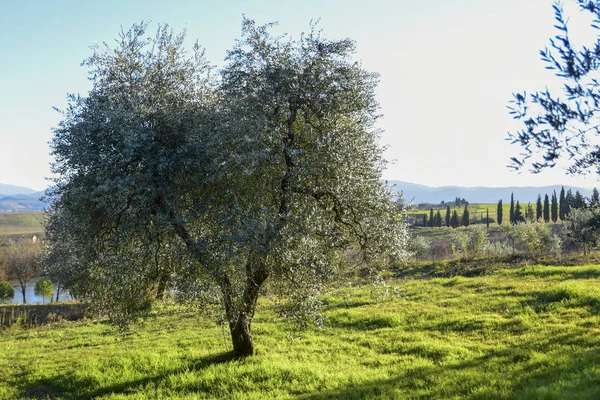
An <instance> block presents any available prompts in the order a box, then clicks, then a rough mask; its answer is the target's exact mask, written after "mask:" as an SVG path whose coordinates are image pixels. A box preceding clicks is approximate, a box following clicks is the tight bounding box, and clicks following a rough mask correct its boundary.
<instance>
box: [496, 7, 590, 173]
mask: <svg viewBox="0 0 600 400" xmlns="http://www.w3.org/2000/svg"><path fill="white" fill-rule="evenodd" d="M577 3H578V5H579V8H580V10H581V11H582V12H586V13H590V14H591V16H592V22H591V23H590V28H591V29H592V30H593V31H594V32H596V33H599V32H598V30H600V1H589V0H577ZM553 7H554V13H555V20H556V24H555V25H554V27H555V28H556V30H557V31H558V32H557V34H556V36H554V38H551V39H550V47H549V48H545V49H543V50H541V51H540V55H541V58H542V60H543V61H544V63H545V64H546V68H547V69H549V70H552V71H555V73H556V76H557V77H558V78H559V79H561V80H562V81H563V90H562V92H563V93H562V95H563V97H562V98H561V97H560V96H557V95H556V94H553V93H551V92H550V91H549V90H548V89H547V88H546V89H545V90H543V91H538V92H534V93H532V94H529V95H528V94H527V93H526V92H523V93H516V94H513V100H512V101H511V102H510V105H509V109H510V114H511V115H513V117H514V118H515V119H517V120H519V121H521V122H522V123H523V125H524V127H523V128H522V129H521V130H519V131H517V132H514V133H509V136H508V139H509V140H510V141H511V142H512V143H513V144H518V145H520V146H521V147H522V150H523V151H522V153H521V154H520V155H519V156H517V157H513V158H512V159H511V160H512V167H513V168H515V169H520V168H522V167H524V166H525V165H528V164H531V168H532V170H533V171H534V172H539V171H541V170H542V169H544V168H547V167H554V166H555V165H556V162H557V160H558V159H559V158H560V157H562V156H566V157H568V158H569V159H570V160H571V164H570V167H569V169H568V171H569V172H571V173H581V172H585V171H588V170H590V169H593V170H595V171H596V172H600V143H599V141H598V135H599V134H600V126H599V122H598V112H599V111H600V83H599V82H598V67H599V66H600V40H598V39H596V41H595V43H592V45H591V46H589V47H587V46H582V47H580V48H578V47H576V46H575V45H574V44H573V42H572V41H571V38H570V34H569V29H568V24H567V22H568V20H567V18H566V17H565V13H564V10H563V7H562V5H561V4H560V3H555V4H554V6H553Z"/></svg>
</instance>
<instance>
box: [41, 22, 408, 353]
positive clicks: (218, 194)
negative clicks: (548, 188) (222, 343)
mask: <svg viewBox="0 0 600 400" xmlns="http://www.w3.org/2000/svg"><path fill="white" fill-rule="evenodd" d="M146 28H147V26H146V24H141V25H135V26H134V27H133V28H132V29H131V30H130V31H127V32H123V33H122V34H121V37H120V39H119V40H118V41H117V44H116V47H115V49H112V48H110V47H108V46H105V47H102V48H101V47H96V48H95V49H94V53H93V55H92V56H91V57H90V58H89V59H88V60H87V61H86V62H85V63H84V64H85V65H86V66H88V67H89V68H90V70H91V71H90V79H91V80H92V83H93V88H92V90H91V91H90V93H89V94H88V96H87V97H78V96H71V97H70V103H69V108H68V109H67V110H66V111H65V112H64V114H63V121H62V122H61V124H60V125H59V127H58V128H57V129H55V135H54V139H53V141H52V143H51V144H52V149H53V154H54V156H55V158H56V162H55V164H54V166H53V169H54V172H55V173H57V174H58V175H59V176H60V178H59V179H58V180H57V182H56V186H55V187H54V188H53V189H52V190H51V191H50V192H49V194H48V197H49V199H50V201H51V204H52V212H51V214H50V218H49V222H48V226H47V229H48V235H49V238H50V240H51V247H50V250H49V252H48V255H47V259H48V260H49V262H48V263H47V265H48V269H49V270H50V272H51V273H53V274H56V275H60V276H61V277H62V278H61V279H62V282H63V283H64V285H65V286H68V287H69V288H71V291H72V293H73V294H75V295H76V296H79V297H81V298H87V299H91V300H93V302H94V304H97V305H98V306H99V307H100V308H101V309H103V310H106V311H107V312H109V313H110V314H111V315H112V316H113V317H114V318H115V319H117V320H122V321H127V320H130V319H131V318H133V317H134V316H135V315H136V314H137V312H139V311H143V310H144V309H146V308H147V306H148V304H149V302H150V299H151V298H153V297H154V296H155V295H156V294H157V291H158V287H159V286H160V282H165V281H166V282H168V289H172V290H174V293H176V297H177V298H178V299H180V300H184V301H192V302H197V303H202V304H205V303H210V304H217V305H222V306H223V307H224V309H225V312H226V316H227V320H228V322H229V325H230V329H231V331H232V338H233V339H234V348H235V347H236V339H235V338H236V337H237V334H238V333H239V331H240V329H242V330H246V331H247V332H248V334H249V327H250V323H251V321H252V318H253V314H254V309H255V305H256V300H257V297H258V295H259V292H260V290H261V288H262V287H263V286H264V285H265V284H268V285H269V287H270V288H271V289H272V290H274V291H275V292H277V293H278V294H280V295H281V296H283V297H285V298H287V299H290V300H291V301H292V302H293V304H289V305H288V306H287V308H286V311H285V313H286V314H288V315H290V316H293V317H294V318H299V319H302V320H305V319H312V320H318V319H319V317H318V314H319V313H318V310H319V307H320V306H319V293H321V292H322V290H323V289H324V288H325V287H326V283H327V282H328V281H330V280H331V279H332V278H334V277H335V276H336V271H337V269H338V267H339V265H340V263H341V260H342V258H343V254H344V252H345V251H346V249H347V248H348V247H349V246H351V245H356V246H358V247H359V248H360V249H361V251H362V252H363V254H364V256H365V259H366V260H368V261H369V262H372V263H377V264H383V263H387V262H399V261H401V260H404V258H405V256H406V254H405V251H404V249H405V247H406V240H407V234H406V226H405V224H404V222H403V217H402V215H401V214H400V213H399V212H398V210H397V207H396V205H395V202H394V201H393V199H392V196H391V193H390V190H389V188H387V187H386V186H384V185H383V184H382V180H381V171H382V169H383V168H384V166H385V161H384V159H383V155H382V152H383V149H382V148H381V147H380V146H379V144H378V140H379V134H380V132H379V131H378V130H377V129H376V127H375V123H376V121H377V119H378V114H377V110H378V104H377V102H376V101H375V87H376V84H377V81H378V77H377V75H376V74H373V73H370V72H367V71H365V70H364V69H363V68H362V66H361V65H360V64H358V63H355V62H353V61H352V60H351V55H352V53H353V51H354V43H353V42H352V41H350V40H348V39H345V40H340V41H329V40H326V39H324V38H323V37H321V35H320V32H318V31H316V30H315V29H314V27H311V31H310V32H309V33H308V34H305V35H302V36H301V37H300V39H299V40H295V41H294V40H291V39H288V38H286V37H285V36H284V37H273V36H272V35H271V34H270V28H271V25H266V26H256V25H255V23H254V22H253V21H250V20H244V22H243V30H242V38H241V39H240V40H239V41H237V42H236V44H235V45H234V47H233V48H232V49H231V50H230V51H229V52H228V55H227V59H226V61H227V64H226V65H225V67H224V68H223V69H222V70H221V71H219V74H214V73H213V69H212V68H210V67H209V64H208V63H207V62H206V61H205V59H204V57H203V53H202V51H201V49H200V48H199V47H198V46H195V47H194V52H193V53H192V54H191V55H187V54H186V53H185V51H184V49H183V38H184V35H183V34H182V35H175V34H173V33H172V32H171V31H170V30H169V29H168V27H166V26H163V27H160V28H159V30H158V32H157V34H156V36H155V37H152V38H148V37H147V36H146V35H145V32H146ZM61 260H64V262H63V261H61ZM250 341H251V338H250Z"/></svg>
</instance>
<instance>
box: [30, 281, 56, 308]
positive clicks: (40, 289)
mask: <svg viewBox="0 0 600 400" xmlns="http://www.w3.org/2000/svg"><path fill="white" fill-rule="evenodd" d="M33 293H35V295H36V296H40V297H41V298H42V302H44V303H45V302H46V299H52V296H53V295H54V285H53V284H52V282H50V279H48V278H41V279H40V280H39V281H37V283H36V284H35V287H34V288H33Z"/></svg>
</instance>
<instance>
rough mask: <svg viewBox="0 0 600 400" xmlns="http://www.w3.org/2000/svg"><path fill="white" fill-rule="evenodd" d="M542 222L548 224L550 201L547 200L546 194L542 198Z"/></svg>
mask: <svg viewBox="0 0 600 400" xmlns="http://www.w3.org/2000/svg"><path fill="white" fill-rule="evenodd" d="M544 222H545V223H548V222H550V199H548V193H546V196H544Z"/></svg>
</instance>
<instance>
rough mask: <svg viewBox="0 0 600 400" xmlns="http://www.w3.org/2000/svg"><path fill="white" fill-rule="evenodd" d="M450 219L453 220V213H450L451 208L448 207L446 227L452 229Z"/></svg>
mask: <svg viewBox="0 0 600 400" xmlns="http://www.w3.org/2000/svg"><path fill="white" fill-rule="evenodd" d="M450 218H451V213H450V206H448V207H446V226H447V227H450Z"/></svg>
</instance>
